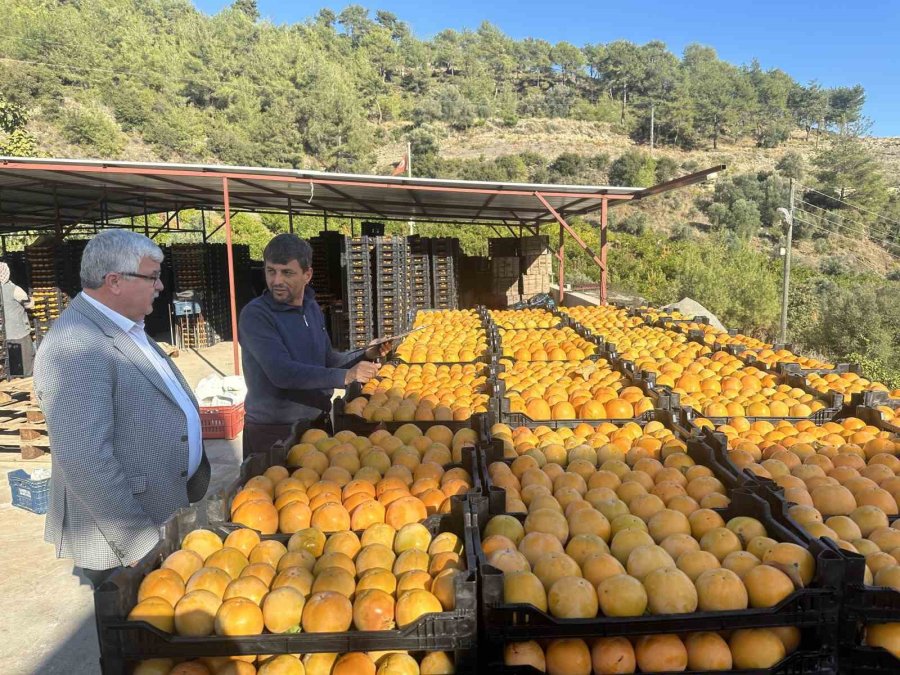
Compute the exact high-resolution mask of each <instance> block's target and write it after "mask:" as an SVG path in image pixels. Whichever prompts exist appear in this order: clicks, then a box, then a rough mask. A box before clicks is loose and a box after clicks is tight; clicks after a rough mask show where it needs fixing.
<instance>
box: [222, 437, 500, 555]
mask: <svg viewBox="0 0 900 675" xmlns="http://www.w3.org/2000/svg"><path fill="white" fill-rule="evenodd" d="M306 428H308V427H305V426H304V427H303V430H305V429H306ZM297 429H298V427H297V425H295V427H294V431H293V433H292V434H291V437H290V438H289V439H285V441H284V442H283V443H276V444H275V445H273V446H272V447H271V448H270V449H269V451H268V452H263V453H255V454H253V455H252V456H250V457H248V458H247V459H245V460H244V461H243V462H242V463H241V469H240V473H239V475H238V477H237V478H236V479H235V480H233V481H232V482H231V483H230V484H229V485H228V486H227V487H226V488H225V489H224V490H222V491H221V492H219V493H216V494H215V495H212V496H210V497H209V499H208V500H207V504H206V520H207V522H209V523H213V524H215V525H216V526H219V527H222V528H225V529H227V530H228V531H231V530H234V529H238V528H241V527H243V526H242V525H238V524H237V523H234V522H231V520H230V517H231V516H230V514H231V503H232V501H233V500H234V497H235V495H237V493H238V492H239V491H240V489H241V488H242V487H243V486H244V485H245V484H246V483H247V481H248V480H250V479H251V478H253V477H254V476H260V475H262V474H263V473H264V472H265V471H266V469H268V468H269V467H271V466H278V465H281V466H284V463H285V458H286V456H287V453H288V452H289V451H290V449H291V447H292V446H293V445H295V444H296V442H297V441H298V440H299V437H300V436H301V435H302V431H300V432H299V433H298V430H297ZM469 450H471V451H469ZM469 450H466V451H464V452H463V453H462V462H459V463H455V462H454V463H450V464H447V465H446V466H445V467H444V469H447V470H449V469H453V468H457V467H461V468H463V469H465V470H466V471H467V472H468V473H469V475H470V476H471V477H472V490H470V494H481V493H482V492H483V490H482V487H481V474H480V472H479V471H478V458H477V456H476V453H475V451H474V449H471V448H470V449H469ZM442 518H446V514H435V515H432V516H429V517H428V518H426V520H425V525H426V526H429V523H432V525H430V526H429V527H432V528H433V527H436V526H434V525H433V523H434V522H437V521H439V520H441V519H442ZM267 538H269V539H278V540H279V541H281V542H283V543H287V541H288V539H290V538H291V535H289V534H282V533H276V534H272V535H267Z"/></svg>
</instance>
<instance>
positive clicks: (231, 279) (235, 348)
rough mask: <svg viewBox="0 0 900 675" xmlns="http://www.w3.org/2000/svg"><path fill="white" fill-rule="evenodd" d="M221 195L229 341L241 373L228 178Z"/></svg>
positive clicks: (237, 367) (236, 366)
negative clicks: (228, 305)
mask: <svg viewBox="0 0 900 675" xmlns="http://www.w3.org/2000/svg"><path fill="white" fill-rule="evenodd" d="M222 196H223V197H224V200H225V246H226V250H227V251H228V296H229V300H230V302H231V343H232V350H233V351H232V357H233V359H234V374H235V375H240V374H241V357H240V354H239V352H238V328H237V300H236V299H235V292H234V251H233V250H232V247H231V203H230V201H231V200H230V199H229V195H228V178H223V179H222Z"/></svg>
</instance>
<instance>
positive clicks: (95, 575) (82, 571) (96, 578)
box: [72, 566, 116, 590]
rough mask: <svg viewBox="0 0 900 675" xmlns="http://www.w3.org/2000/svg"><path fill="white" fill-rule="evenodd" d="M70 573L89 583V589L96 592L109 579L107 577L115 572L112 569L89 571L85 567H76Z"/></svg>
mask: <svg viewBox="0 0 900 675" xmlns="http://www.w3.org/2000/svg"><path fill="white" fill-rule="evenodd" d="M72 571H73V572H74V574H75V576H78V577H83V578H85V579H87V580H88V581H89V582H90V583H91V587H92V588H93V589H94V590H96V589H97V587H98V586H99V585H100V584H102V583H103V582H104V581H106V580H107V579H108V578H109V575H111V574H112V573H113V572H115V571H116V568H115V567H113V568H112V569H108V570H89V569H87V568H86V567H78V566H76V567H75V569H74V570H72Z"/></svg>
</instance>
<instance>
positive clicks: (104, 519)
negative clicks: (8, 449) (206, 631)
mask: <svg viewBox="0 0 900 675" xmlns="http://www.w3.org/2000/svg"><path fill="white" fill-rule="evenodd" d="M150 343H151V344H152V345H153V346H154V347H155V348H156V349H157V350H159V347H158V346H157V345H156V343H155V342H154V341H153V340H152V339H151V340H150ZM160 353H162V351H161V350H160ZM164 356H165V355H164ZM165 358H166V359H167V360H168V357H165ZM169 365H170V366H171V368H172V372H173V373H175V376H176V377H177V378H178V380H179V381H180V382H181V384H182V386H183V387H184V388H185V390H186V391H187V392H188V393H189V395H190V397H191V400H192V401H193V402H194V405H197V401H196V399H195V398H194V396H193V393H192V392H191V389H190V387H189V386H188V384H187V382H185V380H184V378H183V376H182V375H181V373H180V372H179V370H178V368H176V367H175V365H174V364H172V362H171V361H169ZM34 388H35V394H36V395H37V398H38V401H39V403H40V406H41V409H42V410H43V411H44V416H45V417H46V418H47V430H48V433H49V436H50V458H51V461H52V478H51V480H50V505H49V509H48V511H47V522H46V525H45V529H44V539H46V540H47V541H49V542H50V543H52V544H53V545H54V546H55V547H56V555H57V557H60V558H73V559H74V560H75V564H76V565H77V566H79V567H84V568H88V569H96V570H104V569H109V568H111V567H116V566H119V565H130V564H132V563H134V562H135V561H137V560H138V559H140V558H141V557H142V556H144V555H145V554H146V553H148V552H149V551H150V549H151V548H152V547H153V546H154V544H156V542H157V541H158V540H159V525H161V524H162V523H163V522H165V521H166V520H167V519H168V518H169V517H170V516H171V515H172V514H173V513H174V512H175V511H176V510H177V509H179V508H181V507H184V506H187V505H188V504H189V502H190V501H199V500H200V499H202V497H203V495H204V494H205V493H206V489H207V487H208V486H209V478H210V465H209V461H208V459H207V457H206V453H205V452H204V453H203V460H202V462H201V464H200V468H198V469H197V471H196V472H195V474H194V476H193V477H192V478H191V480H190V481H188V476H187V470H188V454H189V450H188V436H187V420H186V419H185V416H184V412H183V411H182V410H181V408H180V407H179V405H178V403H177V402H176V401H175V399H174V398H173V397H172V395H171V394H170V393H169V390H168V388H167V387H166V385H165V383H164V382H163V380H162V378H161V377H160V376H159V374H158V373H157V372H156V369H155V368H154V367H153V364H152V363H150V360H149V359H148V358H147V357H146V356H145V355H144V354H143V353H142V352H141V350H140V349H139V348H138V346H137V345H136V344H135V343H134V341H133V340H132V339H131V338H130V337H128V335H127V334H126V333H125V332H123V331H122V330H121V329H120V328H119V327H118V326H116V325H115V324H114V323H113V322H112V321H110V320H109V319H108V318H107V317H105V316H104V315H103V313H102V312H100V311H99V310H97V308H95V307H94V306H93V305H91V304H90V303H89V302H88V301H87V300H85V299H84V298H83V297H82V296H81V295H80V294H79V295H77V296H76V297H75V298H74V299H73V300H72V302H71V304H70V305H69V307H68V308H66V310H65V311H64V312H63V313H62V314H61V315H60V317H59V318H58V319H57V320H56V322H55V323H54V324H53V327H52V328H51V329H50V331H49V332H48V333H47V335H46V336H45V337H44V339H43V340H42V341H41V344H40V347H39V349H38V351H37V356H36V358H35V364H34ZM189 493H190V494H189Z"/></svg>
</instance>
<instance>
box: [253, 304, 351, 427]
mask: <svg viewBox="0 0 900 675" xmlns="http://www.w3.org/2000/svg"><path fill="white" fill-rule="evenodd" d="M238 336H239V341H240V344H241V363H242V364H243V367H244V380H245V382H246V383H247V399H246V403H245V405H244V407H245V411H246V419H247V421H248V422H251V423H254V424H293V423H294V422H296V421H297V420H300V419H313V418H315V417H318V416H319V415H320V414H322V412H323V411H328V410H331V397H332V394H333V390H334V389H340V388H343V387H344V377H345V375H346V372H347V369H348V368H350V367H352V366H354V365H355V364H356V363H358V362H359V361H361V360H363V358H365V355H364V354H363V353H356V354H352V355H348V354H345V353H341V352H336V351H334V350H333V349H332V347H331V341H330V339H329V337H328V333H327V332H326V330H325V317H324V315H323V314H322V309H321V308H320V307H319V304H318V303H317V302H316V294H315V291H313V289H312V288H310V287H309V286H307V287H306V290H305V292H304V294H303V305H302V306H300V307H295V306H293V305H286V304H283V303H280V302H276V301H275V300H274V299H273V298H272V296H271V294H270V293H269V292H268V291H266V292H265V293H263V294H262V295H261V296H259V297H258V298H255V299H254V300H252V301H251V302H249V303H248V304H247V305H246V306H245V307H244V309H243V310H242V311H241V316H240V321H239V323H238Z"/></svg>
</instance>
